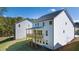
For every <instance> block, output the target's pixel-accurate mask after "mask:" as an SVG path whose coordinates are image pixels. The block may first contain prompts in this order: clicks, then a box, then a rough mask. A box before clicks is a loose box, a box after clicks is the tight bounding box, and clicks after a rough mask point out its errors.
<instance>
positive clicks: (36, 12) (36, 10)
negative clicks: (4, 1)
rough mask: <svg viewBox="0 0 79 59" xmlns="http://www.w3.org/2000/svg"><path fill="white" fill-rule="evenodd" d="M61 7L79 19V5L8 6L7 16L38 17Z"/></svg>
mask: <svg viewBox="0 0 79 59" xmlns="http://www.w3.org/2000/svg"><path fill="white" fill-rule="evenodd" d="M61 9H66V10H67V11H68V13H69V14H70V16H71V17H72V19H73V20H75V21H79V8H78V7H66V8H64V7H7V12H5V14H4V16H6V17H8V16H9V17H17V16H21V17H25V18H33V19H37V18H39V17H41V16H42V15H45V14H48V13H51V12H55V11H58V10H61Z"/></svg>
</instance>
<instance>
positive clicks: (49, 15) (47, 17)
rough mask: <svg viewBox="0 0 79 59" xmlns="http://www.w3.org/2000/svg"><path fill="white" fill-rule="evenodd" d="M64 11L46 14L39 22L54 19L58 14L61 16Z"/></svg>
mask: <svg viewBox="0 0 79 59" xmlns="http://www.w3.org/2000/svg"><path fill="white" fill-rule="evenodd" d="M62 11H63V9H62V10H59V11H55V12H52V13H49V14H46V15H44V16H42V17H40V18H38V20H39V21H42V20H49V19H53V18H54V17H56V16H57V15H58V14H60V13H61V12H62Z"/></svg>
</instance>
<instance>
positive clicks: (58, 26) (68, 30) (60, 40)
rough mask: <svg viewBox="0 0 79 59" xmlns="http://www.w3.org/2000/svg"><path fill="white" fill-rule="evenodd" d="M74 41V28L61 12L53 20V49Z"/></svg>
mask: <svg viewBox="0 0 79 59" xmlns="http://www.w3.org/2000/svg"><path fill="white" fill-rule="evenodd" d="M72 39H74V26H73V24H72V23H71V21H70V20H69V18H68V17H67V15H66V14H65V12H64V11H62V12H61V13H60V14H59V15H58V16H56V17H55V18H54V49H56V48H58V47H61V46H63V45H65V44H67V43H68V42H69V41H71V40H72Z"/></svg>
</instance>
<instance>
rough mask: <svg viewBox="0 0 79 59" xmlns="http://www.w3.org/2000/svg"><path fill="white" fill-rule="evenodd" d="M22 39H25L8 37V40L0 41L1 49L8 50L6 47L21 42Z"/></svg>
mask: <svg viewBox="0 0 79 59" xmlns="http://www.w3.org/2000/svg"><path fill="white" fill-rule="evenodd" d="M20 41H23V40H10V39H7V40H4V41H1V42H0V51H6V49H7V48H8V47H9V46H11V45H13V44H15V43H17V42H20Z"/></svg>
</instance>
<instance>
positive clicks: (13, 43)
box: [0, 38, 79, 51]
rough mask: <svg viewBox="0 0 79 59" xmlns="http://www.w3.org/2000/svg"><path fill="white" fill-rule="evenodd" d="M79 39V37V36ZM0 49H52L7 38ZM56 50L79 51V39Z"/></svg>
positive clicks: (0, 43) (0, 45)
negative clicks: (32, 45)
mask: <svg viewBox="0 0 79 59" xmlns="http://www.w3.org/2000/svg"><path fill="white" fill-rule="evenodd" d="M78 39H79V38H78ZM0 51H50V50H48V49H46V48H44V47H40V46H39V47H31V46H30V45H28V41H26V40H10V39H9V40H5V41H2V42H0ZM55 51H79V40H78V41H75V42H73V43H71V44H67V45H65V46H63V47H61V48H59V49H56V50H55Z"/></svg>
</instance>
